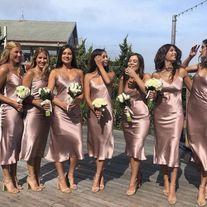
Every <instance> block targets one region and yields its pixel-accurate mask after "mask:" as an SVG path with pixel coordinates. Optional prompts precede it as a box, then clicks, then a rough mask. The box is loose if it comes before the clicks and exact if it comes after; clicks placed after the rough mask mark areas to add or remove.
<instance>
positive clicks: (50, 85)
mask: <svg viewBox="0 0 207 207" xmlns="http://www.w3.org/2000/svg"><path fill="white" fill-rule="evenodd" d="M57 73H58V72H57V70H56V69H53V70H52V71H51V73H50V75H49V79H48V86H47V87H48V88H49V89H50V91H51V92H53V90H54V88H55V82H56V76H57ZM52 103H53V104H55V105H56V106H59V107H60V108H62V109H63V110H67V104H66V103H64V102H63V101H61V100H59V99H58V98H57V97H56V96H55V97H53V99H52Z"/></svg>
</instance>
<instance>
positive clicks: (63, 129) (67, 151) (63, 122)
mask: <svg viewBox="0 0 207 207" xmlns="http://www.w3.org/2000/svg"><path fill="white" fill-rule="evenodd" d="M73 82H79V83H80V84H81V80H80V77H79V76H77V77H76V78H75V79H73V80H69V79H68V77H64V76H61V75H59V76H58V77H57V80H56V89H57V95H56V97H57V98H58V99H59V100H61V101H62V102H65V101H66V99H67V86H68V85H69V84H70V83H73ZM81 121H82V118H81V110H80V106H79V105H76V106H75V107H74V108H73V109H72V110H70V111H68V112H66V111H64V110H63V109H61V108H60V107H58V106H56V105H55V106H54V108H53V115H52V117H51V127H50V139H49V149H48V153H47V155H46V157H45V158H46V159H47V160H50V161H54V162H63V161H65V160H68V159H69V158H77V159H79V160H81V159H83V146H82V145H83V144H82V125H81Z"/></svg>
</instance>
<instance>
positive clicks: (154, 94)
mask: <svg viewBox="0 0 207 207" xmlns="http://www.w3.org/2000/svg"><path fill="white" fill-rule="evenodd" d="M148 93H149V94H148V96H147V98H148V99H150V100H155V99H156V97H157V91H151V90H150V91H149V92H148Z"/></svg>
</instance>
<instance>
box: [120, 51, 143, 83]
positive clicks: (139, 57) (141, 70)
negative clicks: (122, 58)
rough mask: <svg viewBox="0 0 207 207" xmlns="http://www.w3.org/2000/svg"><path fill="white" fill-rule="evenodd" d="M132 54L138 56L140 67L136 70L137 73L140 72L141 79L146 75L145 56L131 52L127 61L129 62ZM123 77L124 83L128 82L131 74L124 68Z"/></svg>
mask: <svg viewBox="0 0 207 207" xmlns="http://www.w3.org/2000/svg"><path fill="white" fill-rule="evenodd" d="M132 56H137V58H138V61H139V67H138V70H137V71H136V73H137V74H139V77H140V78H141V79H143V76H144V58H143V57H142V55H141V54H139V53H131V54H130V55H129V57H128V59H127V63H128V62H129V59H130V57H132ZM123 77H124V83H126V81H127V79H128V78H129V76H128V75H126V74H125V69H124V70H123Z"/></svg>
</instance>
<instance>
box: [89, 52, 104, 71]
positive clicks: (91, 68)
mask: <svg viewBox="0 0 207 207" xmlns="http://www.w3.org/2000/svg"><path fill="white" fill-rule="evenodd" d="M104 52H105V53H106V50H105V49H95V50H94V51H93V52H92V53H91V57H90V62H89V73H91V72H93V71H95V70H96V68H97V65H96V62H95V57H96V56H97V55H102V54H103V53H104ZM104 68H105V70H106V71H107V72H108V66H107V67H106V66H104Z"/></svg>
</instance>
